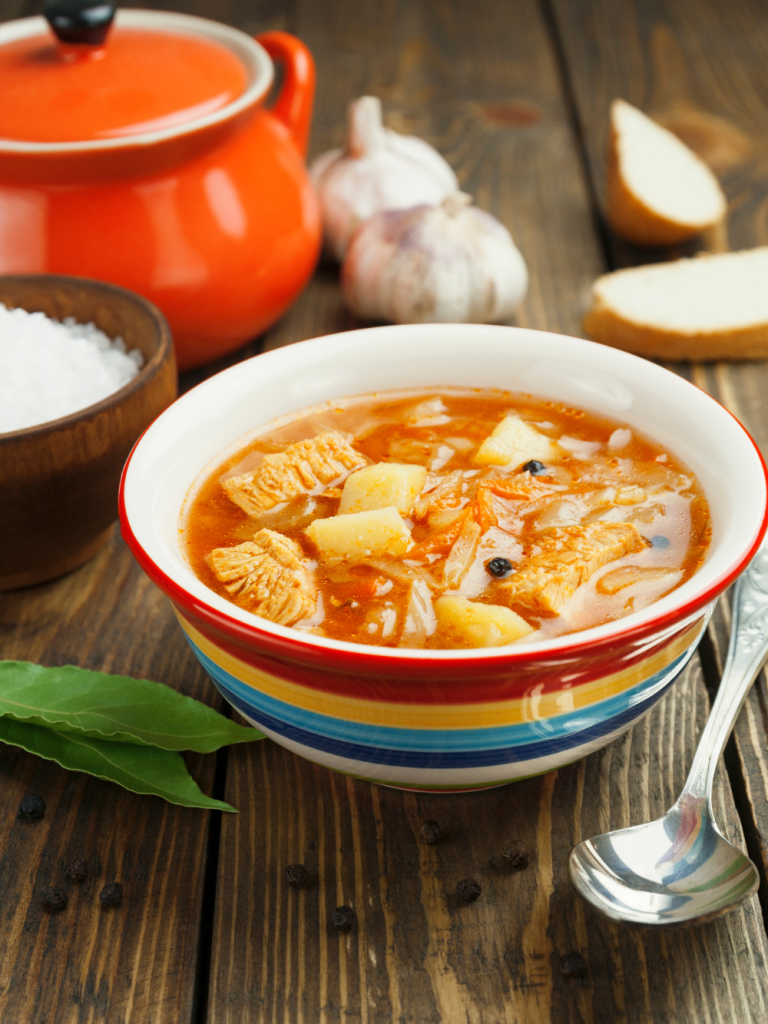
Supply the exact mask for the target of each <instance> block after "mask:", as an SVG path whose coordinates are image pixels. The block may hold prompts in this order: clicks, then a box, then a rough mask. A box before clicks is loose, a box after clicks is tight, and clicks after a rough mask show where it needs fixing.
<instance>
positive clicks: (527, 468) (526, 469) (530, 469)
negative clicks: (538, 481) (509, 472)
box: [523, 459, 547, 476]
mask: <svg viewBox="0 0 768 1024" xmlns="http://www.w3.org/2000/svg"><path fill="white" fill-rule="evenodd" d="M546 470H547V467H546V466H545V465H544V463H543V462H539V460H538V459H531V460H530V462H526V464H525V465H524V466H523V473H530V474H531V476H540V475H541V474H542V473H545V472H546Z"/></svg>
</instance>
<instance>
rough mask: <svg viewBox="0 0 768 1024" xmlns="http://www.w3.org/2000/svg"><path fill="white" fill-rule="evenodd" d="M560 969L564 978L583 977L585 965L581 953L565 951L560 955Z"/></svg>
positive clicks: (585, 971)
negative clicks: (563, 954)
mask: <svg viewBox="0 0 768 1024" xmlns="http://www.w3.org/2000/svg"><path fill="white" fill-rule="evenodd" d="M560 970H561V972H562V973H563V974H564V975H565V977H566V978H583V977H584V975H585V974H586V973H587V965H586V963H585V961H584V957H583V956H582V955H581V953H566V954H565V956H561V957H560Z"/></svg>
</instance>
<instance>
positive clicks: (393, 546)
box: [306, 506, 411, 562]
mask: <svg viewBox="0 0 768 1024" xmlns="http://www.w3.org/2000/svg"><path fill="white" fill-rule="evenodd" d="M306 533H307V536H308V537H309V538H310V540H311V541H313V543H314V544H316V545H317V548H318V551H319V552H320V554H321V556H322V557H323V558H326V559H328V560H329V561H333V562H342V561H350V562H359V561H361V560H362V559H364V558H371V557H374V558H376V557H379V556H381V555H393V556H395V557H397V556H398V555H404V554H405V552H406V551H407V550H408V548H409V547H410V546H411V534H410V531H409V530H408V527H407V526H406V525H405V523H404V522H403V520H402V517H401V516H400V513H399V512H398V511H397V509H396V508H394V507H392V506H390V507H389V508H380V509H372V510H371V511H369V512H350V513H348V514H347V515H345V516H332V517H331V518H330V519H316V520H315V521H314V523H312V524H311V525H310V526H308V527H307V531H306Z"/></svg>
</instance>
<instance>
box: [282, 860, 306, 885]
mask: <svg viewBox="0 0 768 1024" xmlns="http://www.w3.org/2000/svg"><path fill="white" fill-rule="evenodd" d="M285 877H286V879H287V881H288V885H290V886H291V887H292V888H293V889H301V887H302V886H303V885H304V883H305V882H306V880H307V878H309V872H308V871H307V869H306V868H305V867H304V865H303V864H289V865H288V867H287V868H286V869H285Z"/></svg>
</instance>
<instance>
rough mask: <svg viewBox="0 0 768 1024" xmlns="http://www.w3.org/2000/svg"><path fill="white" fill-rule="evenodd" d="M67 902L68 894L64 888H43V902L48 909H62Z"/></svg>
mask: <svg viewBox="0 0 768 1024" xmlns="http://www.w3.org/2000/svg"><path fill="white" fill-rule="evenodd" d="M68 902H69V894H68V893H67V890H66V889H59V888H58V886H53V887H52V888H50V889H44V890H43V903H45V905H46V907H48V909H49V910H63V909H64V907H66V905H67V903H68Z"/></svg>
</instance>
